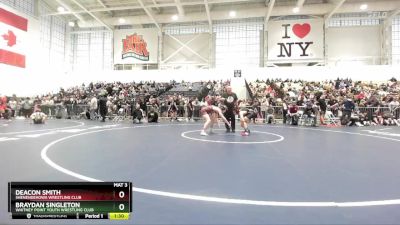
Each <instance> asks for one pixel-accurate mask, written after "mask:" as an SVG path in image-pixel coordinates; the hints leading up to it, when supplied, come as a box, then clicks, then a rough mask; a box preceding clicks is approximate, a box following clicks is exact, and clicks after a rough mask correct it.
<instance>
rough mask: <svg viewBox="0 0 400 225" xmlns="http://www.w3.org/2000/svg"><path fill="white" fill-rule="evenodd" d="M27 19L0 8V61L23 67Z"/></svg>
mask: <svg viewBox="0 0 400 225" xmlns="http://www.w3.org/2000/svg"><path fill="white" fill-rule="evenodd" d="M27 32H28V20H27V19H26V18H24V17H21V16H18V15H16V14H14V13H12V12H9V11H7V10H5V9H3V8H0V63H3V64H7V65H11V66H16V67H21V68H25V53H24V52H25V51H26V46H25V43H24V40H26V36H27V35H28V34H27Z"/></svg>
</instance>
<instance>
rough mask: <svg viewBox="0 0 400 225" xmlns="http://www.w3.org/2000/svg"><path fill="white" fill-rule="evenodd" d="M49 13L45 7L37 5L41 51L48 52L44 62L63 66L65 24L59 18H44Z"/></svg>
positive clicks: (63, 20) (62, 19)
mask: <svg viewBox="0 0 400 225" xmlns="http://www.w3.org/2000/svg"><path fill="white" fill-rule="evenodd" d="M50 12H51V10H50V9H49V8H48V6H47V5H45V4H44V3H43V4H39V13H40V15H41V16H40V18H39V22H40V43H41V45H42V48H43V50H44V51H46V52H48V54H47V57H48V58H47V59H44V60H46V61H47V62H48V63H50V64H52V65H53V66H59V65H64V64H65V37H66V28H67V24H66V21H65V19H64V18H63V17H61V16H44V15H46V14H48V13H50Z"/></svg>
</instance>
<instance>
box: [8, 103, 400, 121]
mask: <svg viewBox="0 0 400 225" xmlns="http://www.w3.org/2000/svg"><path fill="white" fill-rule="evenodd" d="M152 108H153V109H154V111H155V112H157V113H158V114H159V118H160V119H171V116H172V113H171V112H169V111H168V109H169V107H168V105H166V104H162V105H161V106H159V107H154V106H152V105H147V107H146V109H145V111H144V114H145V116H146V115H147V113H148V112H150V111H151V109H152ZM200 109H201V106H199V105H194V106H193V112H192V114H191V117H190V118H189V117H188V116H189V112H188V107H187V105H177V111H176V117H177V118H180V119H193V120H198V119H201V116H200ZM41 110H42V112H43V113H45V114H47V115H48V116H49V117H50V118H64V119H66V118H70V119H84V118H86V112H90V110H89V105H87V104H65V105H62V104H57V105H51V106H50V105H42V106H41ZM328 110H329V109H328ZM356 110H358V111H360V112H361V113H366V114H367V119H369V120H371V119H372V117H373V115H374V114H375V113H376V112H377V111H379V113H380V114H385V113H387V112H391V113H392V115H393V117H394V118H396V119H400V107H397V108H395V109H393V110H390V108H389V107H358V108H356ZM299 111H304V107H302V106H300V107H299ZM342 113H343V111H342V109H341V108H340V109H338V110H336V111H333V112H332V114H333V116H334V117H336V118H340V117H341V116H342ZM16 114H17V115H18V112H16ZM96 114H98V113H97V112H96ZM283 114H284V110H283V107H282V106H271V107H265V106H261V107H260V108H259V114H258V118H257V119H258V120H259V121H262V122H266V121H265V119H266V118H267V116H268V115H270V116H271V115H272V116H273V117H274V119H275V120H277V121H282V120H283ZM316 116H319V115H316ZM107 117H108V118H110V119H114V118H115V117H118V118H120V119H131V106H130V105H123V106H122V107H121V108H120V109H117V110H110V111H108V113H107Z"/></svg>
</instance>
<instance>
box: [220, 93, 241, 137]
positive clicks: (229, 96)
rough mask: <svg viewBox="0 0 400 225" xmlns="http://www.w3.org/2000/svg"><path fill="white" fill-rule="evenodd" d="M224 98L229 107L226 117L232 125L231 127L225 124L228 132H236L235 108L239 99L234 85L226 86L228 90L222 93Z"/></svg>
mask: <svg viewBox="0 0 400 225" xmlns="http://www.w3.org/2000/svg"><path fill="white" fill-rule="evenodd" d="M222 98H223V100H224V104H225V105H226V107H227V110H226V112H225V113H224V116H225V118H226V119H227V120H228V121H229V123H230V125H231V127H229V126H228V125H227V124H225V128H226V132H227V133H228V132H231V129H232V133H234V132H235V110H236V103H237V100H238V97H237V95H236V94H235V93H234V92H232V87H231V86H227V87H226V92H225V93H224V94H223V95H222Z"/></svg>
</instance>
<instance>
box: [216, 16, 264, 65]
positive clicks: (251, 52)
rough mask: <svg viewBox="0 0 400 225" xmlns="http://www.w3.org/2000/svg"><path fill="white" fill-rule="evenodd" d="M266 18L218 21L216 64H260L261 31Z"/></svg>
mask: <svg viewBox="0 0 400 225" xmlns="http://www.w3.org/2000/svg"><path fill="white" fill-rule="evenodd" d="M263 25H264V19H263V18H254V19H246V20H229V21H216V22H215V23H214V26H213V31H214V32H215V33H216V43H215V64H216V67H223V66H226V65H238V64H240V65H243V66H252V67H259V66H260V51H261V49H260V47H261V38H260V36H261V33H262V32H261V31H262V30H263Z"/></svg>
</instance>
